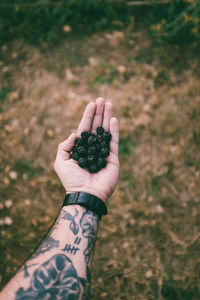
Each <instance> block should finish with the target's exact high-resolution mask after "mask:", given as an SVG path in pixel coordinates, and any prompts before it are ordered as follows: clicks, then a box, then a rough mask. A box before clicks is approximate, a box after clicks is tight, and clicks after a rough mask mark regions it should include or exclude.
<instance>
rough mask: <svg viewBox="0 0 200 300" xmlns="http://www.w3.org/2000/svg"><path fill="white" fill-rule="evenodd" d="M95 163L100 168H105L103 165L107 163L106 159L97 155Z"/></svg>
mask: <svg viewBox="0 0 200 300" xmlns="http://www.w3.org/2000/svg"><path fill="white" fill-rule="evenodd" d="M97 165H98V166H99V168H100V169H102V168H105V166H106V165H107V161H106V159H105V158H103V157H99V158H98V160H97Z"/></svg>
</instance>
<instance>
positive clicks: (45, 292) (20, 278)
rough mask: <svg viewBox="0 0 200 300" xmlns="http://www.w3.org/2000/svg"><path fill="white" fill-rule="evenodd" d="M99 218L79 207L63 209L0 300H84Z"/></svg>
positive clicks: (5, 289) (0, 295) (72, 206)
mask: <svg viewBox="0 0 200 300" xmlns="http://www.w3.org/2000/svg"><path fill="white" fill-rule="evenodd" d="M98 219H99V218H98V216H97V215H96V214H94V213H93V212H91V211H89V210H86V209H85V208H83V207H81V206H79V205H69V206H65V207H63V208H62V210H61V212H60V214H59V216H58V219H57V221H56V223H55V224H54V226H53V227H52V229H51V231H50V232H49V234H48V235H47V237H46V238H45V240H44V241H43V242H42V244H41V245H40V247H39V248H38V249H37V251H36V252H35V253H34V254H33V256H32V257H31V258H30V259H29V260H28V261H27V263H26V264H25V265H24V266H23V267H22V268H21V269H20V270H19V272H18V273H17V274H16V275H15V276H14V278H13V279H12V280H11V281H10V282H9V283H8V284H7V286H6V287H5V288H4V290H3V291H2V293H1V294H0V299H2V300H3V299H6V300H8V299H16V300H22V299H70V300H78V299H79V300H80V299H84V298H85V299H87V297H86V295H87V294H88V288H89V284H90V266H91V260H92V254H93V250H94V243H95V238H96V233H97V226H98ZM87 296H88V295H87ZM40 297H41V298H40Z"/></svg>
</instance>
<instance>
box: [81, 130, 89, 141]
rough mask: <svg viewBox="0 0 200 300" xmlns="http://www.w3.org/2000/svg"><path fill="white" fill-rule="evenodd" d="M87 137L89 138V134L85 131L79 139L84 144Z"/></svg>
mask: <svg viewBox="0 0 200 300" xmlns="http://www.w3.org/2000/svg"><path fill="white" fill-rule="evenodd" d="M89 136H90V134H89V132H87V131H83V132H81V137H82V139H83V141H84V142H86V141H87V139H88V138H89Z"/></svg>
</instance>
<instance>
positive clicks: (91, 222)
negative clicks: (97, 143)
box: [0, 98, 119, 300]
mask: <svg viewBox="0 0 200 300" xmlns="http://www.w3.org/2000/svg"><path fill="white" fill-rule="evenodd" d="M112 114H113V106H112V104H111V103H110V102H106V103H105V101H104V99H103V98H97V100H96V102H90V103H89V104H88V105H87V107H86V108H85V111H84V113H83V117H82V120H81V122H80V124H79V126H78V129H77V132H76V133H72V134H71V135H70V136H69V137H68V138H67V139H66V140H65V141H64V142H62V143H60V144H59V146H58V151H57V156H56V160H55V164H54V169H55V171H56V173H57V175H58V177H59V178H60V180H61V182H62V184H63V186H64V188H65V190H66V193H72V192H86V193H89V194H93V195H95V196H96V197H98V198H100V199H102V200H103V201H104V202H105V203H106V202H107V200H108V198H109V196H110V195H111V194H112V193H113V191H114V189H115V187H116V184H117V180H118V176H119V160H118V141H119V128H118V121H117V119H116V118H114V117H112ZM98 126H103V127H104V129H105V130H106V131H110V132H111V134H112V139H111V143H110V155H109V156H108V157H107V162H108V164H107V166H106V167H105V168H104V169H102V170H101V171H100V172H98V173H95V174H91V173H89V172H88V171H87V170H85V169H82V168H80V167H79V166H78V164H77V162H76V161H74V160H73V159H71V158H70V154H69V152H70V150H71V148H72V146H73V144H74V139H75V138H76V137H77V136H80V134H81V132H82V131H91V132H93V133H95V132H96V128H97V127H98ZM102 220H103V219H102ZM98 223H99V217H98V216H97V215H96V214H95V213H93V212H91V211H89V210H87V209H86V208H84V207H82V206H79V205H68V206H65V207H63V208H62V209H61V210H60V213H59V215H58V218H57V220H56V222H55V224H54V225H53V227H52V228H51V230H50V232H49V233H48V234H47V236H46V238H45V239H44V240H43V241H42V243H41V244H40V246H39V248H38V249H37V250H36V251H35V253H33V255H32V256H31V258H29V259H28V260H27V262H26V263H25V264H24V265H23V266H22V267H21V269H20V270H19V271H18V272H17V273H16V275H15V276H14V277H13V278H12V279H11V280H10V281H9V282H8V284H7V285H6V286H5V288H4V289H3V290H2V292H1V293H0V299H1V300H4V299H5V300H8V299H15V300H25V299H36V300H38V299H42V300H46V299H52V300H53V299H54V300H55V299H58V300H61V299H63V300H64V299H68V300H80V299H88V297H89V287H90V276H91V262H92V256H93V252H94V245H95V240H96V235H97V230H98Z"/></svg>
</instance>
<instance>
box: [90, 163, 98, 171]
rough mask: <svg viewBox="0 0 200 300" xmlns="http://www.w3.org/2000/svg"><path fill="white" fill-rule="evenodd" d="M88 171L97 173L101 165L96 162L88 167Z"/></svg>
mask: <svg viewBox="0 0 200 300" xmlns="http://www.w3.org/2000/svg"><path fill="white" fill-rule="evenodd" d="M88 171H89V172H90V173H97V172H98V171H99V167H98V165H96V164H92V165H90V166H89V167H88Z"/></svg>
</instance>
